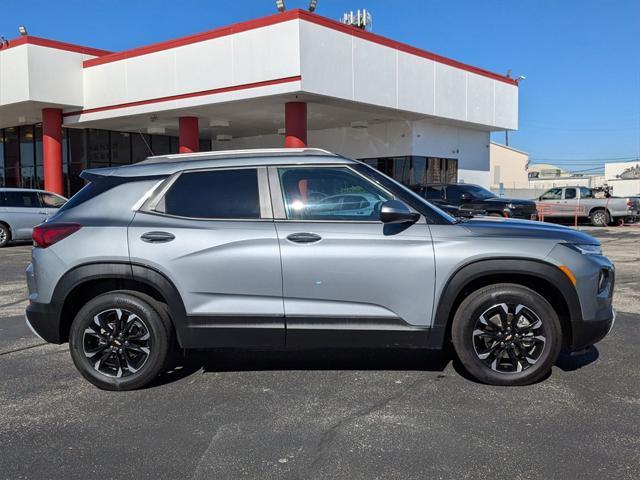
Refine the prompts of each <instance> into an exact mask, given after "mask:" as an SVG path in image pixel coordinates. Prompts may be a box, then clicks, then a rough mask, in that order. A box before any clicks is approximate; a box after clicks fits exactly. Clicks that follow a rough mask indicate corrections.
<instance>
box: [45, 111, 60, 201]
mask: <svg viewBox="0 0 640 480" xmlns="http://www.w3.org/2000/svg"><path fill="white" fill-rule="evenodd" d="M42 158H43V160H44V189H45V190H48V191H50V192H54V193H57V194H59V195H64V181H63V178H64V177H63V175H62V110H61V109H59V108H43V109H42Z"/></svg>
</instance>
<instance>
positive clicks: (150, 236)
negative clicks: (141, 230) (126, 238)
mask: <svg viewBox="0 0 640 480" xmlns="http://www.w3.org/2000/svg"><path fill="white" fill-rule="evenodd" d="M175 238H176V237H175V235H174V234H172V233H169V232H147V233H145V234H143V235H142V236H141V237H140V239H141V240H142V241H143V242H147V243H167V242H170V241H171V240H173V239H175Z"/></svg>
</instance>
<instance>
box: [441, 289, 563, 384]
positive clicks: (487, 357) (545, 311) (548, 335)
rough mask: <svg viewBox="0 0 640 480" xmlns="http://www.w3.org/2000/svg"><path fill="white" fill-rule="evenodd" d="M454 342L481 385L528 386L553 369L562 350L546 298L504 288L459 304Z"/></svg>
mask: <svg viewBox="0 0 640 480" xmlns="http://www.w3.org/2000/svg"><path fill="white" fill-rule="evenodd" d="M451 338H452V341H453V345H454V347H455V351H456V353H457V355H458V358H459V359H460V361H461V363H462V365H463V366H464V367H465V368H466V370H467V371H468V372H469V373H470V374H471V375H472V376H473V377H474V378H476V379H477V380H479V381H481V382H484V383H488V384H491V385H527V384H530V383H534V382H536V381H538V380H540V379H542V378H543V377H544V376H545V375H546V374H547V373H548V372H549V371H550V370H551V367H552V366H553V364H554V363H555V361H556V359H557V358H558V355H559V353H560V348H561V346H562V329H561V326H560V320H559V319H558V315H557V313H556V312H555V310H554V309H553V307H552V306H551V305H550V304H549V302H547V301H546V300H545V299H544V298H543V297H542V296H541V295H539V294H538V293H536V292H535V291H533V290H531V289H529V288H526V287H524V286H521V285H515V284H507V283H505V284H496V285H490V286H487V287H484V288H481V289H479V290H477V291H475V292H473V293H471V294H470V295H469V296H468V297H467V298H466V299H465V300H464V301H463V302H462V303H461V304H460V306H459V308H458V310H457V311H456V313H455V316H454V319H453V325H452V328H451Z"/></svg>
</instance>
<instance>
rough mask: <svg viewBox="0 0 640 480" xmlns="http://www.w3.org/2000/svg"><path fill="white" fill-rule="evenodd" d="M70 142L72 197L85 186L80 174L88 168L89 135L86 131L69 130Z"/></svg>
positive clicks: (70, 186) (70, 185) (70, 187)
mask: <svg viewBox="0 0 640 480" xmlns="http://www.w3.org/2000/svg"><path fill="white" fill-rule="evenodd" d="M66 132H67V138H68V142H69V150H68V151H69V160H68V161H69V173H68V175H69V191H68V192H67V193H68V194H69V195H70V196H71V195H72V194H74V193H75V192H77V191H78V190H80V189H81V188H82V187H83V186H84V180H82V179H81V178H80V172H82V170H84V169H85V168H87V135H86V130H78V129H76V128H69V129H67V131H66Z"/></svg>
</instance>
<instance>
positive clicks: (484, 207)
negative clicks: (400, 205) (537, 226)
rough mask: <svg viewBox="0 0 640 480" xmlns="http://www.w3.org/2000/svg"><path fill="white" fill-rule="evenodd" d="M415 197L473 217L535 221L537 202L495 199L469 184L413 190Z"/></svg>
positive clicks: (422, 187) (478, 187) (485, 191)
mask: <svg viewBox="0 0 640 480" xmlns="http://www.w3.org/2000/svg"><path fill="white" fill-rule="evenodd" d="M413 190H414V191H415V192H416V193H417V194H418V195H420V196H421V197H423V198H425V199H427V200H428V201H430V202H431V203H433V204H435V205H436V206H438V207H440V208H443V209H444V210H446V211H451V208H459V209H460V210H461V211H462V212H467V213H471V214H473V215H491V216H500V217H505V218H520V219H524V220H536V219H537V210H536V203H535V202H534V201H532V200H521V199H515V198H505V197H498V196H497V195H496V194H495V193H493V192H490V191H489V190H487V189H486V188H483V187H481V186H479V185H473V184H471V183H448V184H433V185H427V186H421V187H418V188H414V189H413Z"/></svg>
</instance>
